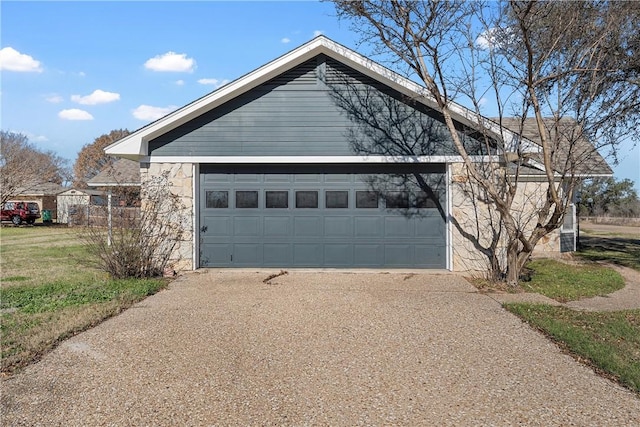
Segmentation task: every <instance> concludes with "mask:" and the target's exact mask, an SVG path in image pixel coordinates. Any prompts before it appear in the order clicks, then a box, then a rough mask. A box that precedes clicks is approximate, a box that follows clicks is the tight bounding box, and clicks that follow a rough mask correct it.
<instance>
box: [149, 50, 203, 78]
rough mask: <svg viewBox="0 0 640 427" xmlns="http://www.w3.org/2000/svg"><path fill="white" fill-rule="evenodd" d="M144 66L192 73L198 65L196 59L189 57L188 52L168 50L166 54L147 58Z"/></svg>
mask: <svg viewBox="0 0 640 427" xmlns="http://www.w3.org/2000/svg"><path fill="white" fill-rule="evenodd" d="M144 66H145V68H147V69H149V70H153V71H176V72H181V73H192V72H193V69H194V68H195V66H196V60H195V59H193V58H187V54H186V53H175V52H167V53H165V54H164V55H158V56H154V57H153V58H151V59H149V60H147V62H145V63H144Z"/></svg>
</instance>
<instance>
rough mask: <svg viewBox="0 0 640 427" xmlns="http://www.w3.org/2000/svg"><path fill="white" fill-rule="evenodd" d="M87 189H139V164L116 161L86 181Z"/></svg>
mask: <svg viewBox="0 0 640 427" xmlns="http://www.w3.org/2000/svg"><path fill="white" fill-rule="evenodd" d="M87 185H88V186H89V187H139V186H140V163H139V162H137V161H133V160H129V159H118V160H116V161H115V162H113V164H111V165H107V166H106V167H105V168H104V169H102V170H101V171H100V173H98V174H97V175H96V176H94V177H93V178H91V179H90V180H89V181H87Z"/></svg>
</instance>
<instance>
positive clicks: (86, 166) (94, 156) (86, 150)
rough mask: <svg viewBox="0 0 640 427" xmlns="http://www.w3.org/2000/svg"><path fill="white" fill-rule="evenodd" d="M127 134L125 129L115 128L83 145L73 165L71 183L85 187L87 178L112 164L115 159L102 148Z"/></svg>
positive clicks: (78, 186)
mask: <svg viewBox="0 0 640 427" xmlns="http://www.w3.org/2000/svg"><path fill="white" fill-rule="evenodd" d="M127 135H129V131H128V130H127V129H116V130H112V131H111V132H109V133H108V134H104V135H100V136H99V137H97V138H96V139H94V140H93V142H92V143H90V144H86V145H84V146H83V147H82V149H81V150H80V152H79V153H78V158H77V159H76V162H75V164H74V165H73V173H74V175H75V180H74V182H73V185H74V186H75V187H77V188H86V187H87V181H88V180H90V179H91V178H93V177H94V176H96V175H97V174H98V173H100V171H102V170H103V169H104V168H105V167H107V166H109V165H111V164H113V162H114V161H115V160H116V159H114V158H113V157H111V156H108V155H107V154H105V152H104V148H105V147H107V146H108V145H110V144H112V143H114V142H116V141H117V140H119V139H121V138H124V137H125V136H127Z"/></svg>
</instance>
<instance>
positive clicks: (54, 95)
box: [44, 93, 64, 104]
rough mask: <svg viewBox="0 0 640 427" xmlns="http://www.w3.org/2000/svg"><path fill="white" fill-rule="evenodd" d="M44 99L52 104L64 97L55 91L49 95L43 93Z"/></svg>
mask: <svg viewBox="0 0 640 427" xmlns="http://www.w3.org/2000/svg"><path fill="white" fill-rule="evenodd" d="M44 99H45V101H47V102H50V103H52V104H59V103H61V102H62V101H64V98H63V97H62V96H60V95H58V94H57V93H52V94H49V95H45V97H44Z"/></svg>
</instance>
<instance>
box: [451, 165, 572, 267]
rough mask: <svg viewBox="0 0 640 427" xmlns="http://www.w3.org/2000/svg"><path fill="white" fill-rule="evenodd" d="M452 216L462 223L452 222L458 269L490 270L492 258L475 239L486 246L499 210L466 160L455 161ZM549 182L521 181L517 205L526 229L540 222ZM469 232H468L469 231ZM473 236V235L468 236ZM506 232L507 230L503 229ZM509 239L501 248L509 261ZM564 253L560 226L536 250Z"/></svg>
mask: <svg viewBox="0 0 640 427" xmlns="http://www.w3.org/2000/svg"><path fill="white" fill-rule="evenodd" d="M449 185H450V196H451V216H452V217H453V218H454V219H455V220H457V222H458V224H459V227H460V228H462V230H460V229H459V227H456V225H455V224H452V245H453V259H452V268H453V270H454V271H477V272H486V271H488V270H489V265H488V258H487V257H486V256H485V255H483V254H482V253H481V252H479V251H478V249H477V248H476V247H475V246H474V242H473V240H474V239H475V240H476V241H477V242H479V243H480V244H481V245H482V246H483V247H486V246H487V245H488V244H489V243H490V241H491V236H492V234H493V230H494V229H497V227H498V225H499V214H498V213H497V212H495V211H493V212H492V211H490V210H489V206H488V204H487V203H485V202H483V201H482V197H481V193H480V191H479V189H478V188H477V187H473V188H472V186H471V184H470V183H469V177H468V175H467V174H466V172H465V170H464V165H463V164H453V165H451V182H450V183H449ZM545 194H546V193H545V186H543V185H540V183H536V182H519V183H518V192H517V194H516V199H515V200H514V203H513V209H514V211H515V212H517V215H516V219H517V221H518V222H519V224H521V226H523V227H524V229H525V230H532V229H533V227H534V226H535V224H536V222H537V216H536V210H537V209H536V208H537V206H538V205H539V204H540V203H542V201H543V200H544V198H545V197H546V196H545ZM467 233H468V234H467ZM465 234H467V235H470V236H472V239H469V238H467V237H465ZM503 235H504V232H503ZM505 247H506V245H505V239H504V238H502V240H501V241H500V242H499V244H498V252H499V253H500V255H501V258H502V262H504V263H506V249H505ZM559 253H560V230H555V231H553V232H552V233H550V234H548V235H547V236H545V237H543V238H542V239H541V240H540V241H539V242H538V244H537V245H536V248H535V250H534V252H533V255H545V256H546V255H558V254H559Z"/></svg>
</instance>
